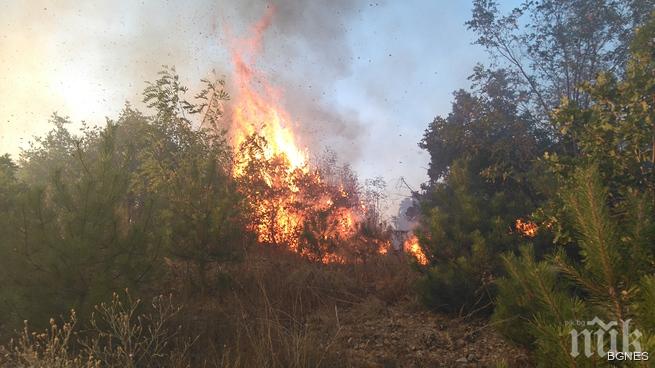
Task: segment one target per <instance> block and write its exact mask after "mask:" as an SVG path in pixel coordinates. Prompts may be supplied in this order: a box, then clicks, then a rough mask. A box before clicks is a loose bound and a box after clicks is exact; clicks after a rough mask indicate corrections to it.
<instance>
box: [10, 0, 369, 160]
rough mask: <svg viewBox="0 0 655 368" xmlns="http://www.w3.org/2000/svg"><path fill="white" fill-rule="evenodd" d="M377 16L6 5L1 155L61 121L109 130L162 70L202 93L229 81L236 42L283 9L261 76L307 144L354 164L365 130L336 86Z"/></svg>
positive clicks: (131, 5) (253, 2)
mask: <svg viewBox="0 0 655 368" xmlns="http://www.w3.org/2000/svg"><path fill="white" fill-rule="evenodd" d="M366 6H367V4H366V3H364V2H359V1H350V0H336V1H307V2H297V1H294V0H273V1H264V0H247V1H228V0H220V1H215V0H198V1H191V2H174V1H167V2H133V1H117V2H114V1H105V2H103V1H100V2H79V1H57V2H51V1H47V0H35V1H30V2H20V1H17V2H13V3H8V2H4V3H3V4H1V5H0V12H2V13H3V14H5V16H4V19H7V20H8V21H7V22H6V23H5V22H3V24H0V34H3V35H5V36H4V37H3V38H0V71H1V74H0V82H1V83H0V99H1V100H2V101H5V102H4V103H3V105H2V107H0V119H2V120H1V121H2V124H1V125H0V150H1V151H9V152H12V151H13V152H14V153H15V152H16V151H15V146H17V145H16V141H17V140H18V139H19V138H18V137H25V136H30V135H34V134H37V135H38V134H42V133H43V132H45V131H47V130H48V129H49V127H48V125H47V124H45V121H46V120H47V117H48V116H49V115H50V114H51V113H52V112H53V111H58V112H59V113H61V114H62V115H70V116H71V118H72V119H73V120H74V121H80V120H87V121H89V122H91V123H102V121H103V120H104V116H110V117H111V116H115V115H116V114H117V113H118V112H119V110H120V108H121V107H122V105H123V103H124V101H126V100H128V101H130V102H132V103H134V104H135V105H136V106H141V105H140V104H139V102H140V100H141V97H140V93H141V91H142V89H143V87H144V86H145V84H144V82H145V81H147V80H153V79H155V78H156V77H157V75H156V73H157V71H159V70H160V69H161V66H162V65H171V66H172V65H174V66H175V67H176V68H177V71H178V73H179V74H180V75H181V77H182V78H183V80H184V81H185V83H186V84H187V85H189V86H190V87H191V90H192V91H193V90H194V88H198V87H199V80H200V79H201V78H203V77H207V76H209V75H210V74H211V72H212V71H216V72H217V74H219V75H225V78H226V79H228V82H230V81H229V78H230V74H231V67H232V66H231V64H230V60H229V39H228V34H227V33H226V32H227V31H228V30H229V32H231V33H232V35H231V36H233V37H236V38H239V37H243V35H245V34H246V33H247V32H248V30H249V28H250V27H251V26H252V25H253V24H255V23H256V22H257V20H259V19H260V18H261V16H262V15H264V14H265V13H266V11H267V9H270V8H271V7H272V8H274V9H275V11H274V15H273V18H272V20H271V24H270V26H269V27H268V29H267V31H266V32H265V33H264V39H263V40H262V41H263V42H262V50H261V54H260V55H259V57H258V58H257V66H258V68H260V69H261V70H262V71H263V72H264V73H265V74H266V76H267V77H268V78H269V80H270V81H271V84H273V85H275V86H277V87H278V88H279V89H280V91H282V92H283V94H282V98H283V101H281V102H282V104H283V105H284V107H285V108H286V109H287V110H288V111H289V112H290V113H291V115H292V116H294V117H295V119H296V121H297V122H298V123H299V126H297V127H296V130H297V131H298V133H299V135H300V138H301V142H302V143H304V144H305V145H307V146H310V147H317V145H318V146H321V145H329V146H331V147H332V148H333V149H334V150H336V151H338V152H339V153H340V155H342V156H344V157H342V159H347V160H352V159H355V158H356V157H357V155H358V149H357V147H359V145H358V144H357V139H358V136H359V135H360V130H361V123H360V122H359V121H358V117H357V114H355V113H352V112H347V113H344V112H338V111H337V110H336V109H334V108H332V107H331V104H332V103H333V100H332V96H333V95H334V94H335V93H336V89H335V82H337V81H338V80H340V79H343V78H346V77H347V76H348V75H349V73H351V70H350V63H349V61H350V59H351V58H352V50H351V49H350V47H349V42H348V27H349V24H350V23H351V22H352V21H353V20H354V19H355V18H356V17H357V16H358V14H359V13H360V12H361V11H362V10H363V9H364V8H365V7H366ZM28 114H29V115H28ZM325 137H329V139H325ZM24 146H25V145H23V147H24Z"/></svg>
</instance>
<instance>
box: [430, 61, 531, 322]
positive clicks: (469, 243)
mask: <svg viewBox="0 0 655 368" xmlns="http://www.w3.org/2000/svg"><path fill="white" fill-rule="evenodd" d="M506 77H507V75H506V74H505V73H503V72H502V71H498V72H488V71H483V70H478V73H477V74H476V78H475V81H476V83H477V86H478V87H477V90H476V91H475V93H468V92H464V91H459V92H457V93H456V94H455V102H454V103H453V109H452V113H450V114H449V115H448V116H447V117H446V118H441V117H438V118H436V119H435V120H434V121H433V122H432V124H431V125H430V126H429V128H428V129H427V130H426V133H425V136H424V138H423V141H422V142H421V147H422V148H424V149H426V150H427V151H428V152H429V153H430V156H431V161H430V170H429V171H428V174H429V175H430V179H431V181H430V185H429V186H427V187H425V188H424V192H423V193H422V194H421V195H420V196H419V201H420V206H421V214H422V215H421V220H420V227H419V229H418V233H419V235H420V244H421V246H422V247H423V248H424V250H425V253H426V254H427V255H428V258H429V259H430V266H429V270H427V272H426V273H425V275H424V278H423V279H422V280H421V282H420V283H419V292H420V294H421V295H422V296H423V299H424V300H425V301H426V302H427V304H428V305H430V306H431V307H434V308H437V309H440V310H445V311H448V312H458V311H462V310H468V311H470V310H474V309H480V308H482V309H487V310H489V307H490V306H491V299H492V296H493V288H492V287H491V281H492V280H493V278H494V277H495V276H497V275H498V274H499V273H500V271H501V261H500V258H499V255H500V254H501V253H502V252H504V251H507V250H515V249H517V248H518V244H519V242H520V241H521V236H520V235H519V234H517V233H516V232H515V231H514V230H513V228H514V223H515V221H516V219H519V218H525V217H527V216H529V215H530V213H531V212H532V211H534V210H535V209H536V207H537V205H538V204H539V202H540V200H541V198H540V195H539V194H538V191H537V190H536V189H535V186H534V185H533V179H534V178H535V177H536V174H535V172H534V171H535V169H534V167H533V162H534V160H535V159H536V158H537V157H538V156H539V155H540V152H541V150H542V149H543V148H542V147H543V146H544V143H541V141H542V140H543V139H542V138H541V137H540V133H538V131H537V130H535V129H534V124H533V123H534V121H533V120H532V119H531V117H530V115H529V114H523V113H521V112H520V109H519V100H520V99H518V96H516V95H515V94H514V93H513V91H512V89H511V87H510V84H509V81H508V80H507V78H506Z"/></svg>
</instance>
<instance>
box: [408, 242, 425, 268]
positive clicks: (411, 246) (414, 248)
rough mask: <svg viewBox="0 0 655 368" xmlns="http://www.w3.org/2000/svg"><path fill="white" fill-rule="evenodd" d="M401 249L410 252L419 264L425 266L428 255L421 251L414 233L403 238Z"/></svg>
mask: <svg viewBox="0 0 655 368" xmlns="http://www.w3.org/2000/svg"><path fill="white" fill-rule="evenodd" d="M403 250H404V251H405V253H408V254H411V255H412V256H413V257H414V258H415V259H416V262H418V263H419V264H420V265H422V266H425V265H427V264H428V257H426V256H425V253H423V249H421V245H420V244H419V243H418V237H416V235H412V236H411V237H409V238H408V239H407V240H405V244H403Z"/></svg>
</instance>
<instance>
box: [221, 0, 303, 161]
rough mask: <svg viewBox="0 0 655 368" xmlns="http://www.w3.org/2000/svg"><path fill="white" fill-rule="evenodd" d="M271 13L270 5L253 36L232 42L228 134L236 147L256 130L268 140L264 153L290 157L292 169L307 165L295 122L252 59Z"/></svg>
mask: <svg viewBox="0 0 655 368" xmlns="http://www.w3.org/2000/svg"><path fill="white" fill-rule="evenodd" d="M274 13H275V11H274V8H273V7H269V8H268V11H267V13H266V14H265V15H264V17H263V18H262V19H261V20H260V21H259V22H257V24H255V26H254V27H253V29H252V36H251V37H249V38H245V39H242V40H235V42H234V43H233V46H232V50H231V54H232V63H233V64H234V69H235V79H236V86H237V93H236V99H235V106H234V107H233V110H232V127H231V129H230V134H231V135H232V137H231V138H232V143H233V144H234V146H235V147H238V146H239V145H240V144H241V143H242V142H243V141H244V140H245V139H246V137H248V136H250V135H251V134H253V133H258V134H260V135H262V136H264V137H265V138H266V140H267V142H268V145H267V147H266V151H265V152H264V154H265V156H266V158H271V157H273V156H276V155H283V156H284V157H285V158H286V159H287V160H289V163H290V165H291V169H296V168H303V167H305V165H306V164H307V154H306V152H305V151H304V150H301V149H300V148H299V146H298V144H297V142H296V140H297V139H296V137H295V135H294V133H293V125H294V121H293V120H292V119H291V117H290V115H289V114H288V113H287V112H286V111H285V110H284V109H283V108H282V107H281V106H280V105H279V104H278V101H280V100H281V99H282V94H281V92H280V91H279V90H278V89H276V88H274V87H273V86H271V85H270V84H268V82H267V81H266V78H265V77H264V75H263V74H262V73H261V72H259V71H258V70H257V69H256V68H255V66H254V63H253V62H252V61H253V60H254V59H255V57H256V55H257V54H258V52H259V50H260V49H261V42H262V38H263V35H264V32H265V31H266V29H267V28H268V27H269V25H270V24H271V20H272V18H273V15H274Z"/></svg>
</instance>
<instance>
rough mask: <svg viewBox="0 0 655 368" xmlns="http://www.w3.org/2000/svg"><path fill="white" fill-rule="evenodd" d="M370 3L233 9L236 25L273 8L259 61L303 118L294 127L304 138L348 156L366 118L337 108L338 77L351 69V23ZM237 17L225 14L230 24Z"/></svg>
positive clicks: (285, 1) (257, 4) (256, 0)
mask: <svg viewBox="0 0 655 368" xmlns="http://www.w3.org/2000/svg"><path fill="white" fill-rule="evenodd" d="M367 6H368V3H366V2H363V1H361V2H360V1H349V0H337V1H329V2H322V1H321V2H319V1H307V2H298V1H294V0H274V1H270V2H266V1H262V0H251V1H244V2H240V3H239V4H238V7H237V8H236V12H235V14H236V19H237V21H236V23H237V25H236V26H237V27H239V26H241V27H243V26H244V25H245V26H246V27H247V26H248V25H249V24H255V23H256V22H257V18H258V17H261V16H262V15H263V14H264V13H265V12H267V11H269V10H270V9H273V17H272V20H271V22H270V24H269V25H268V27H267V29H266V31H265V33H264V34H263V40H262V43H261V46H262V50H261V54H260V55H259V57H258V58H257V61H258V63H257V67H258V68H259V69H261V70H264V72H265V73H266V74H267V77H268V79H269V80H270V81H271V83H272V84H273V85H275V86H277V87H279V88H280V90H281V91H282V97H283V98H284V101H282V103H283V105H284V106H285V108H286V109H287V110H288V111H289V112H290V113H291V115H292V116H293V117H295V118H296V120H297V121H298V122H299V123H300V124H299V125H298V126H296V127H295V128H294V130H295V131H296V132H297V133H299V136H300V138H301V142H302V143H303V144H304V145H306V146H309V147H320V146H328V147H330V148H331V149H333V150H334V151H336V152H338V153H339V156H340V158H341V159H345V160H354V159H356V158H357V157H358V156H359V154H360V147H361V144H358V143H359V142H358V138H359V136H360V134H361V130H362V124H361V122H360V120H359V116H358V115H357V113H356V112H354V111H338V110H337V109H335V108H334V107H333V106H332V105H333V104H334V100H333V96H334V95H335V94H336V93H337V90H336V82H337V81H339V80H342V79H344V78H347V77H348V76H349V75H350V74H351V73H352V70H351V62H352V59H353V56H352V55H353V51H352V49H351V47H350V46H349V40H348V31H349V28H348V27H349V26H351V24H352V22H353V21H356V18H357V17H358V16H360V15H361V12H362V11H363V10H364V8H365V7H367ZM234 19H235V18H231V19H226V20H225V22H226V25H227V27H229V28H230V30H231V29H232V27H233V24H232V23H233V22H234ZM247 32H248V31H247V30H245V31H244V30H243V29H242V33H247ZM237 37H238V36H237ZM226 41H227V42H229V40H226Z"/></svg>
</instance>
